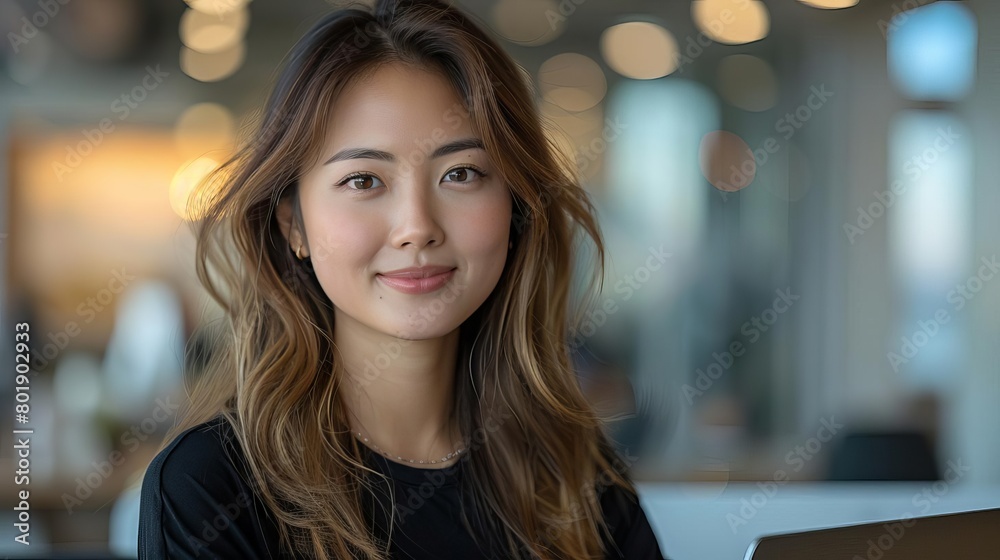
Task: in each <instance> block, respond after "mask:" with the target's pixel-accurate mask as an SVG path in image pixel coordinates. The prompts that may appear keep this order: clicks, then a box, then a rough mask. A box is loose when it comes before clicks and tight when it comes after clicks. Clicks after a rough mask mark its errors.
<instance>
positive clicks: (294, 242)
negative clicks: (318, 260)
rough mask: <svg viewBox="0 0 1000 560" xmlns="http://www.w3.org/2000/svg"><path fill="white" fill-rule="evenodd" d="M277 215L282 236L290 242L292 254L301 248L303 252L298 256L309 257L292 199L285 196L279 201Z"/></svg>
mask: <svg viewBox="0 0 1000 560" xmlns="http://www.w3.org/2000/svg"><path fill="white" fill-rule="evenodd" d="M276 214H277V218H278V228H279V229H281V234H282V235H284V236H285V239H286V240H288V245H289V246H290V247H291V248H292V252H293V253H294V252H296V251H298V250H299V249H300V248H301V252H299V253H298V254H297V255H296V256H299V255H301V256H299V258H305V257H306V256H308V255H309V251H308V250H307V249H306V247H304V245H305V243H304V241H303V239H302V232H301V231H300V230H299V227H300V225H299V224H298V223H296V220H295V219H294V215H295V208H294V204H293V203H292V197H290V196H285V197H282V198H281V200H279V201H278V208H277V211H276Z"/></svg>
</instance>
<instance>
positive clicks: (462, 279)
mask: <svg viewBox="0 0 1000 560" xmlns="http://www.w3.org/2000/svg"><path fill="white" fill-rule="evenodd" d="M476 143H479V144H481V142H480V141H479V138H478V137H477V136H476V134H475V133H474V132H473V128H472V122H471V120H470V118H469V115H468V114H467V113H466V111H465V110H464V108H463V105H462V101H461V99H460V98H459V97H458V95H457V94H456V92H455V91H454V90H453V88H452V86H451V84H450V83H449V82H448V81H447V80H446V79H445V78H443V77H442V76H440V75H438V74H433V73H428V72H427V71H424V70H419V69H416V68H413V67H410V66H404V65H401V64H390V65H386V66H382V67H381V68H380V69H379V70H378V71H377V72H376V73H375V74H374V75H372V77H371V78H369V79H367V80H364V81H354V82H352V83H351V84H350V85H349V87H348V88H347V89H345V90H344V91H343V92H342V94H341V95H340V97H339V98H338V99H337V101H336V103H335V106H334V108H333V113H332V121H331V130H330V134H329V136H328V137H327V139H326V144H325V146H324V147H323V150H322V153H321V157H320V159H319V161H317V162H315V163H314V164H313V165H312V167H310V168H307V169H306V170H305V171H304V173H303V175H302V176H301V177H300V183H299V195H300V201H301V208H302V219H303V222H304V229H305V233H306V238H307V242H306V244H305V246H304V247H303V255H305V254H308V255H309V256H310V257H311V258H312V263H313V267H314V269H315V271H316V277H317V278H318V280H319V283H320V285H321V286H322V287H323V290H324V291H325V292H326V295H327V296H328V297H329V298H330V300H331V301H332V302H333V304H334V306H335V308H336V309H335V319H334V320H335V322H336V323H337V324H338V325H340V326H343V325H344V324H345V322H346V323H351V322H357V323H360V324H361V325H363V326H364V327H367V328H370V329H374V330H376V331H380V332H383V333H385V334H389V335H392V336H394V337H397V338H403V339H423V338H431V337H436V336H442V335H444V334H447V333H449V332H451V331H452V330H454V329H455V328H457V327H458V326H459V325H460V324H461V323H462V322H463V321H465V319H467V318H468V317H469V316H470V315H471V314H472V313H473V312H474V311H475V310H476V309H477V308H478V307H479V306H480V305H481V304H482V303H483V302H484V301H485V300H486V298H487V297H488V296H489V294H490V293H491V292H492V291H493V289H494V287H496V284H497V282H498V281H499V279H500V275H501V273H502V272H503V267H504V263H505V261H506V258H507V252H508V247H507V244H508V242H509V237H510V224H511V205H512V199H511V194H510V192H509V190H508V189H507V187H506V185H505V184H504V182H503V181H502V179H501V178H500V177H498V173H497V171H496V170H495V169H494V168H493V167H492V166H491V165H490V161H489V159H488V157H487V154H486V152H485V151H484V150H483V149H482V148H477V147H470V144H476ZM481 173H485V176H483V175H482V174H481ZM290 216H291V211H290V207H289V206H288V205H283V207H282V208H280V209H279V219H280V220H282V223H283V224H287V222H288V220H289V217H290ZM285 231H288V230H287V229H286V230H285ZM289 241H290V243H291V247H292V250H293V251H294V250H295V249H296V248H298V247H299V245H300V244H301V243H303V240H302V238H301V237H298V236H296V235H295V233H294V232H293V233H291V234H290V239H289ZM424 266H441V267H445V268H446V269H454V271H453V272H451V273H450V277H448V276H439V277H437V278H434V277H429V278H427V279H426V280H424V281H423V282H422V284H423V285H418V284H421V282H419V281H415V280H393V279H391V278H387V277H384V276H382V275H383V274H387V273H391V272H392V271H396V270H398V269H404V268H409V267H424ZM435 280H437V281H435ZM445 280H446V281H445ZM415 292H418V293H415Z"/></svg>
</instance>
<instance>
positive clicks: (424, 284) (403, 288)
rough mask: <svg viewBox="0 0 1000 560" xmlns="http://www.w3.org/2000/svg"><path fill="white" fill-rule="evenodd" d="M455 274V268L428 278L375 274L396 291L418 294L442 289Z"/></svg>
mask: <svg viewBox="0 0 1000 560" xmlns="http://www.w3.org/2000/svg"><path fill="white" fill-rule="evenodd" d="M454 274H455V269H451V270H449V271H448V272H443V273H441V274H435V275H434V276H428V277H426V278H398V277H392V276H383V275H381V274H376V275H375V276H376V277H377V278H378V279H379V280H381V281H382V283H383V284H385V285H387V286H389V287H390V288H392V289H394V290H396V291H399V292H403V293H404V294H414V295H417V294H426V293H429V292H433V291H434V290H439V289H441V288H442V287H444V285H445V284H447V283H448V280H451V277H452V276H454Z"/></svg>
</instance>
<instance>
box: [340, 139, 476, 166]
mask: <svg viewBox="0 0 1000 560" xmlns="http://www.w3.org/2000/svg"><path fill="white" fill-rule="evenodd" d="M471 149H479V150H485V149H486V148H485V147H484V146H483V141H482V140H480V139H479V138H462V139H459V140H453V141H451V142H448V143H447V144H442V145H440V146H438V147H437V148H436V149H435V150H434V151H433V152H431V159H435V158H439V157H442V156H446V155H448V154H453V153H455V152H461V151H463V150H471ZM345 159H377V160H380V161H388V162H394V161H396V156H394V155H392V154H391V153H389V152H385V151H382V150H376V149H374V148H345V149H343V150H340V151H339V152H337V153H336V154H333V157H331V158H330V159H328V160H326V162H325V163H324V164H323V165H327V164H330V163H333V162H335V161H343V160H345Z"/></svg>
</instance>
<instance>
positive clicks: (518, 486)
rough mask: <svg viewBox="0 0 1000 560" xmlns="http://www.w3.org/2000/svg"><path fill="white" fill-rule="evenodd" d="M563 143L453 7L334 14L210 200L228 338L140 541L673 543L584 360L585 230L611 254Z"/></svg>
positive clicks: (154, 549) (235, 554)
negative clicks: (616, 437) (611, 434)
mask: <svg viewBox="0 0 1000 560" xmlns="http://www.w3.org/2000/svg"><path fill="white" fill-rule="evenodd" d="M557 154H558V152H557V151H556V149H555V148H554V145H553V144H552V143H551V142H550V141H549V140H547V138H546V136H545V135H544V134H543V131H542V127H541V124H540V120H539V117H538V114H537V112H536V110H535V107H534V105H533V97H532V92H531V88H530V80H529V79H528V78H527V77H526V76H525V75H524V74H523V72H522V71H521V70H520V68H519V67H518V66H517V65H516V64H515V63H514V62H513V61H512V60H511V58H510V57H509V56H508V55H507V54H505V53H504V51H503V50H502V49H501V48H500V47H499V46H498V45H497V44H496V42H495V41H494V40H493V39H491V38H490V37H489V36H488V35H487V34H486V33H484V32H483V31H482V30H481V28H480V27H477V25H475V24H474V23H473V22H472V21H470V19H469V18H468V17H467V16H466V15H464V14H462V13H461V12H459V11H458V10H456V9H455V8H453V7H451V6H449V5H447V4H445V3H443V2H439V1H423V2H415V1H392V0H384V1H383V0H380V1H379V2H377V5H376V6H375V7H374V9H373V11H372V12H368V11H366V10H364V9H361V8H358V9H354V8H351V9H342V10H340V11H337V12H334V13H331V14H330V15H328V16H327V17H325V18H324V19H323V20H322V21H320V22H319V23H318V24H317V25H315V26H314V27H313V28H312V29H311V30H310V31H309V32H308V33H307V34H306V36H305V37H304V38H303V39H302V40H301V41H300V42H299V43H298V44H297V45H296V47H295V48H294V49H293V51H292V53H291V57H290V59H289V61H288V64H287V66H286V67H285V69H284V71H283V73H282V74H281V76H280V78H279V81H278V84H277V86H276V88H275V90H274V92H273V94H272V96H271V98H270V100H269V102H268V104H267V107H266V109H265V111H264V113H263V118H262V120H261V123H260V127H259V130H258V131H257V132H256V133H255V134H254V135H253V136H252V138H251V139H250V141H249V142H247V143H246V144H245V145H244V146H243V147H242V148H241V150H240V151H239V152H238V153H237V155H236V156H234V158H233V159H232V160H231V161H229V162H227V163H226V165H225V166H223V167H222V168H221V169H220V173H219V175H218V176H217V178H219V179H220V180H221V182H220V183H219V184H221V186H222V188H220V189H217V190H214V191H213V194H212V195H209V196H208V198H207V204H205V207H204V208H203V209H201V211H200V214H201V215H202V216H203V217H202V218H201V220H200V221H199V223H198V227H199V229H198V232H197V233H198V247H197V259H198V260H197V262H198V275H199V278H200V279H201V281H202V282H203V283H204V284H205V286H206V287H207V289H208V290H209V291H210V293H211V294H212V296H213V297H214V298H215V299H216V300H217V301H218V302H219V303H220V304H221V305H222V306H223V308H224V310H225V312H226V318H227V326H228V327H229V329H228V332H227V337H228V338H227V342H228V343H227V344H226V345H225V349H224V351H222V352H220V353H217V354H216V355H214V356H213V361H212V363H211V364H210V367H209V368H208V369H207V371H208V372H209V373H207V374H206V375H204V376H202V377H201V378H200V379H199V380H198V383H197V384H196V386H195V387H194V388H193V390H192V392H191V401H190V406H189V407H188V408H187V410H186V414H185V415H184V418H185V420H184V422H183V423H182V424H181V425H179V426H176V427H175V429H174V430H173V431H172V432H171V433H170V434H168V435H167V438H166V441H167V442H168V443H167V445H166V446H165V447H164V448H163V449H162V450H161V451H160V452H159V454H158V455H157V456H156V458H155V459H154V460H153V462H152V463H151V465H150V467H149V469H148V470H147V473H146V475H145V478H144V481H143V488H142V508H141V516H140V517H141V521H140V547H139V548H140V558H143V557H145V558H154V557H164V556H168V557H170V558H195V557H197V558H278V557H296V558H365V559H375V558H461V559H464V560H469V559H477V558H543V559H550V558H553V559H554V558H573V559H583V558H644V559H645V558H655V559H660V558H662V555H661V554H660V551H659V549H658V546H657V543H656V539H655V537H654V536H653V532H652V530H651V528H650V525H649V523H648V521H647V519H646V516H645V514H644V512H643V510H642V509H641V508H640V507H639V503H638V499H637V496H636V494H635V489H634V486H633V484H632V482H631V480H630V479H629V477H628V474H627V469H628V466H629V464H628V463H627V461H624V460H623V459H622V458H621V457H620V456H619V455H618V453H617V452H616V451H615V449H614V447H613V446H612V444H611V442H610V440H609V438H608V437H607V435H606V434H605V431H604V428H603V426H602V423H601V421H600V419H599V418H597V417H596V416H595V413H594V412H593V410H592V409H591V407H590V406H589V405H588V403H587V401H586V400H585V399H584V397H583V395H582V393H581V391H580V388H579V385H578V384H577V382H576V377H575V375H574V372H573V370H572V368H571V362H570V359H569V352H568V345H567V339H566V334H567V332H568V328H569V327H570V325H571V322H570V320H569V318H568V317H567V307H568V297H569V287H570V272H571V265H572V259H571V256H572V250H573V247H572V241H573V236H574V233H575V228H576V226H582V228H583V230H584V231H585V232H586V233H587V234H588V235H589V236H590V237H591V238H592V240H593V241H594V242H595V243H596V246H597V250H598V252H599V253H598V254H599V256H600V261H601V264H602V265H603V259H604V252H603V244H602V241H601V237H600V232H599V229H598V227H597V224H596V221H595V219H594V217H593V213H592V212H593V207H592V206H591V205H590V202H589V200H588V198H587V195H586V191H584V190H583V189H582V188H581V187H580V185H579V182H578V178H577V177H576V175H575V174H574V173H573V172H572V171H571V170H572V169H573V168H572V164H571V162H569V161H568V160H566V159H564V158H563V159H560V158H558V156H557ZM210 267H211V268H212V274H210V273H209V268H210ZM598 275H600V276H601V277H602V276H603V270H597V271H595V277H598ZM593 285H594V284H593V282H591V284H590V287H591V288H592V287H593Z"/></svg>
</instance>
